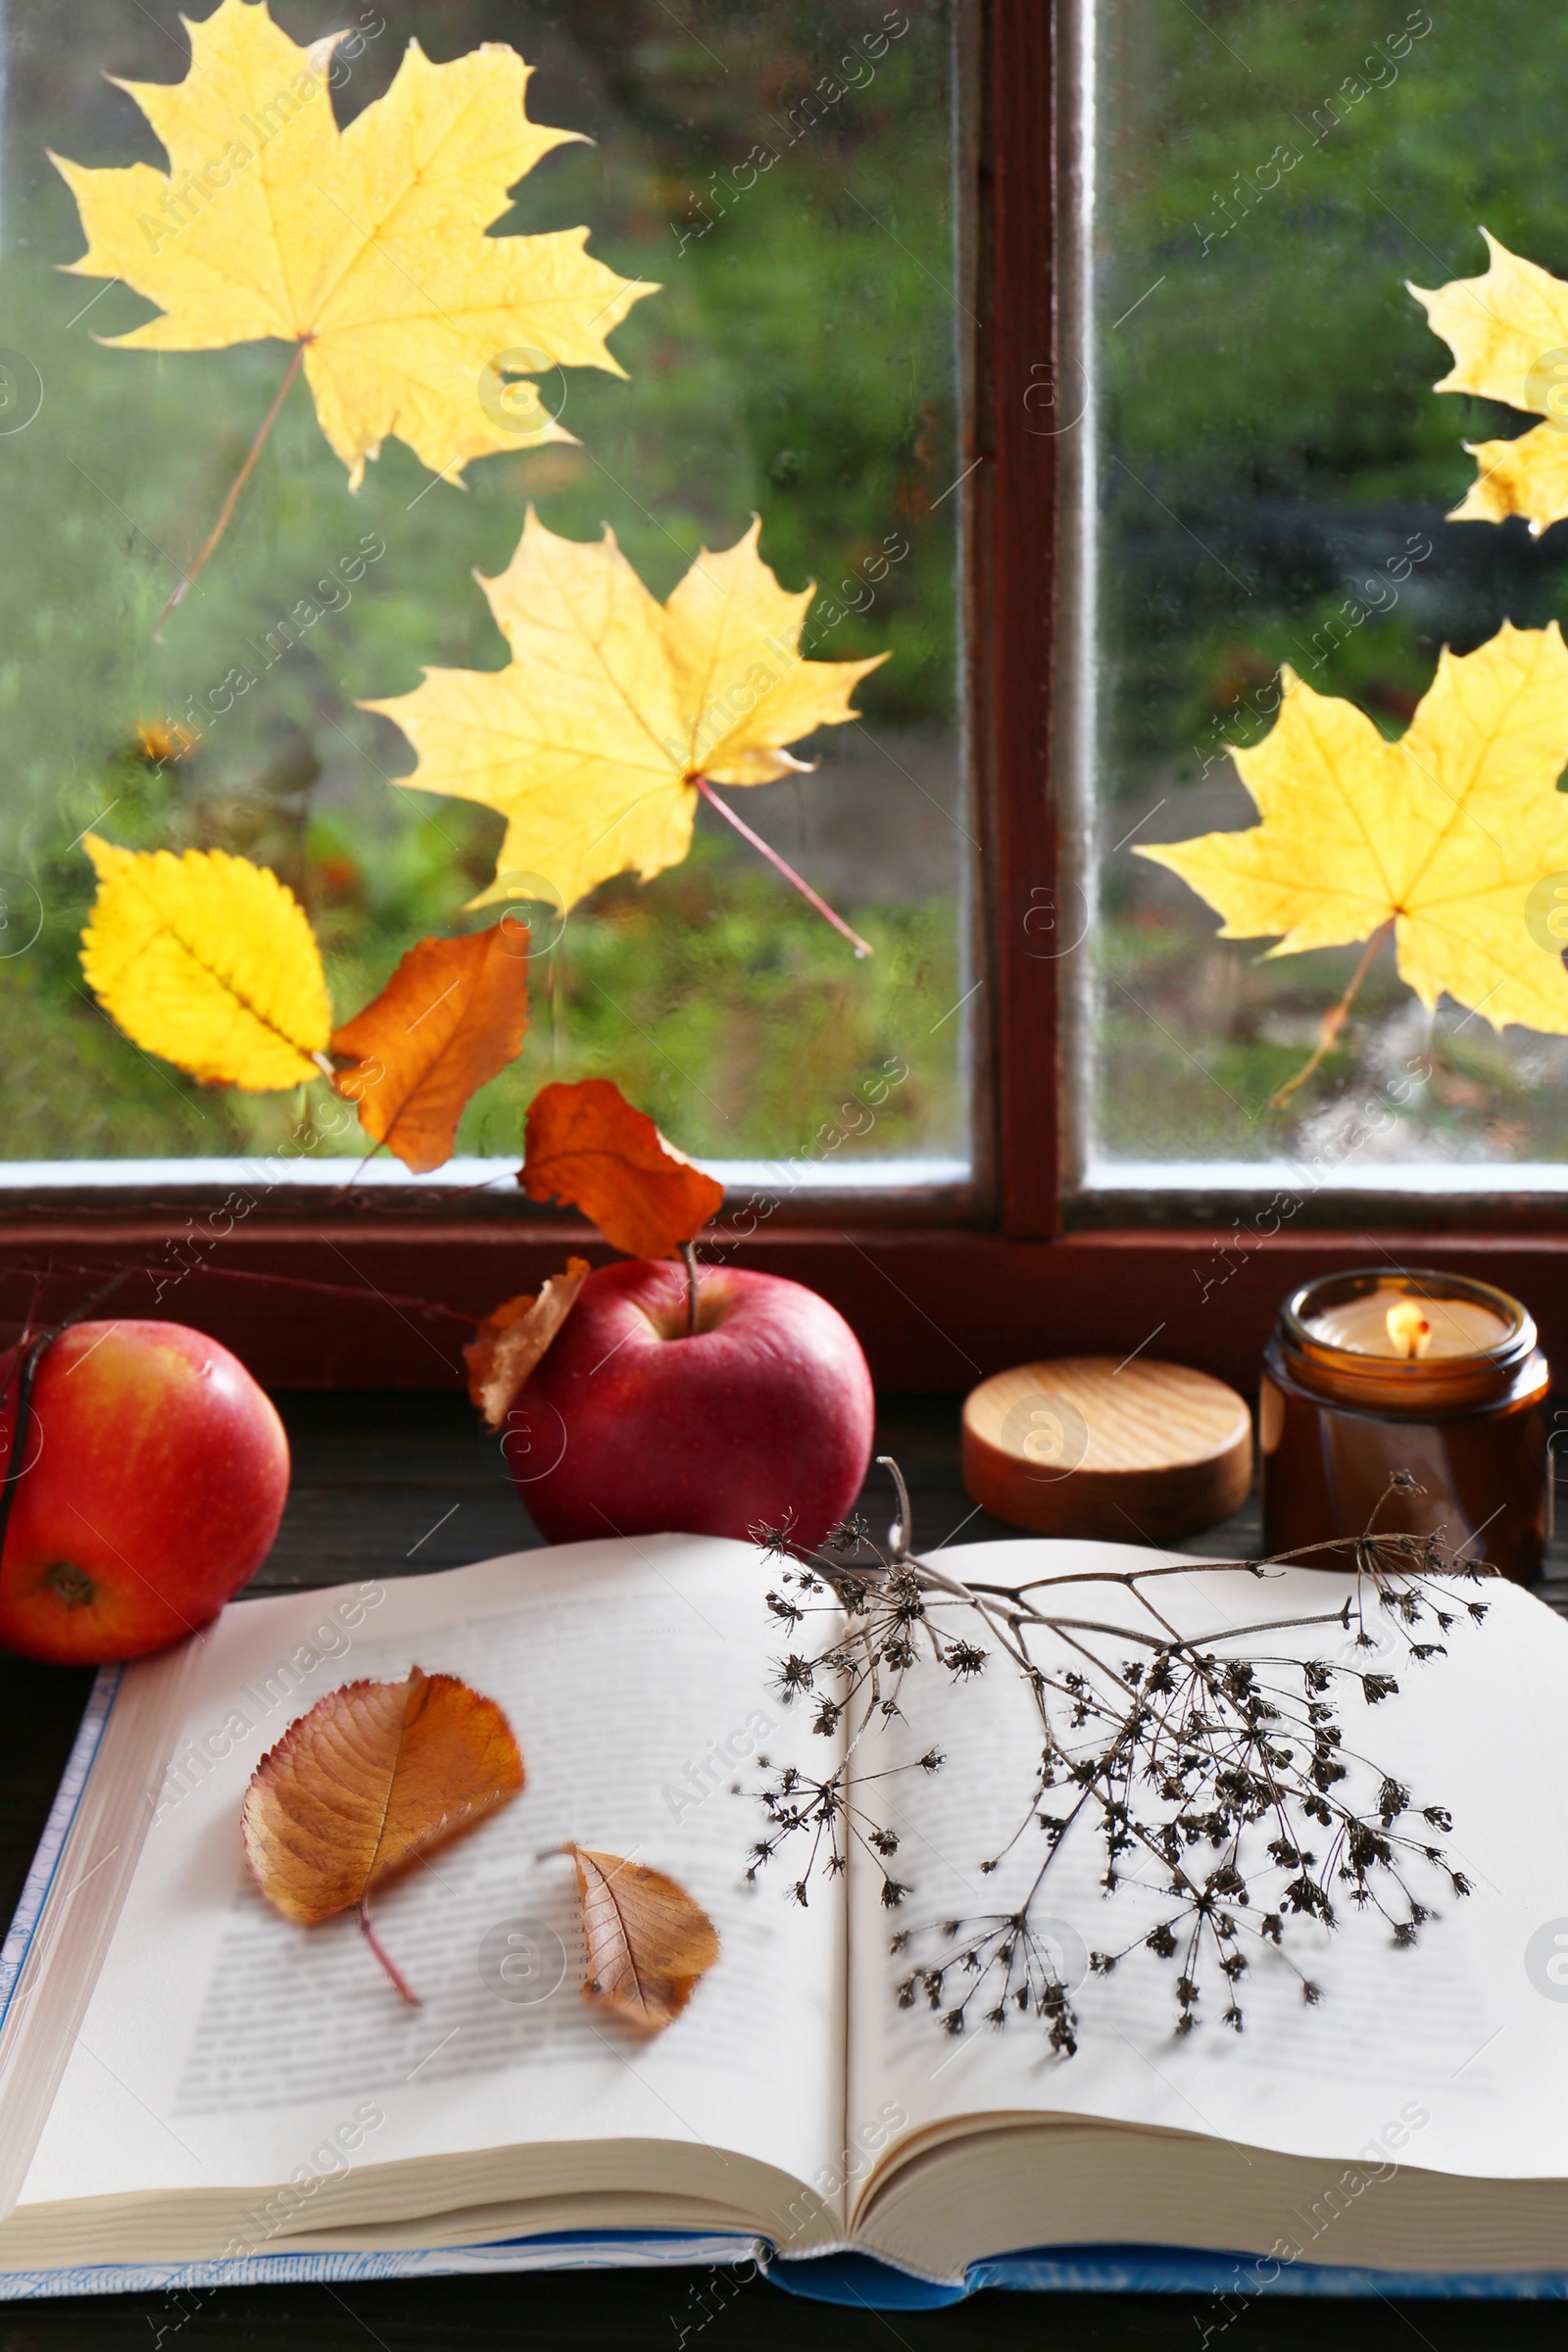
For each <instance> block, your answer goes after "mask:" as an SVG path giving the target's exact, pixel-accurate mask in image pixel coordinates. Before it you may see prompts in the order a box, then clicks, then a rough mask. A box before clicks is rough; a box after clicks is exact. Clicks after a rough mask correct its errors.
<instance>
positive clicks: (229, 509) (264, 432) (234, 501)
mask: <svg viewBox="0 0 1568 2352" xmlns="http://www.w3.org/2000/svg"><path fill="white" fill-rule="evenodd" d="M304 357H305V345H304V343H303V342H300V343H296V344H295V346H294V357H293V358H292V359H291V360H290V362H289V364H288V372H287V374H286V375H285V376H284V378H283V381H282V382H281V383H280V384H279V385H278V387H277V390H276V392H275V393H274V395H273V398H272V405H271V407H270V409H269V410H268V412H267V415H266V416H265V417H263V418H262V422H261V429H260V431H259V432H258V433H257V435H256V438H255V440H254V441H253V442H252V443H251V446H250V454H249V455H248V456H247V458H246V460H245V463H244V465H243V466H241V467H240V469H239V471H238V473H236V474H235V476H234V479H233V480H232V482H231V483H230V484H229V487H228V496H227V497H226V498H225V499H224V501H223V503H222V505H221V507H220V508H219V510H218V520H217V521H216V522H215V523H214V525H213V527H212V529H211V530H210V531H209V532H208V534H207V539H206V543H205V544H204V546H203V548H202V551H201V554H200V555H199V556H198V557H197V558H196V561H195V563H194V564H192V565H191V567H190V569H189V570H188V571H187V572H184V573H182V574H181V576H180V577H179V578H178V579H177V580H176V581H175V582H174V585H173V587H172V589H171V590H170V592H169V601H168V603H167V604H166V605H165V607H164V609H163V611H162V612H161V613H159V615H158V626H157V628H156V629H154V631H153V643H154V645H162V644H163V642H164V623H165V621H166V620H167V619H168V618H169V615H170V614H171V613H172V612H173V611H174V610H175V609H176V607H177V606H179V605H182V604H183V603H184V601H185V591H186V589H187V588H188V587H189V586H190V584H191V582H192V580H194V579H195V577H196V575H197V573H198V572H199V571H200V570H201V568H202V566H203V565H204V564H205V563H206V562H207V559H208V557H209V556H210V555H211V554H212V552H213V550H214V548H215V547H216V546H217V545H218V542H219V541H220V539H221V537H222V536H223V533H224V532H225V531H226V530H227V528H228V525H229V521H230V518H231V517H232V515H233V513H234V509H235V508H236V507H237V506H238V504H239V494H240V492H241V491H242V490H243V489H244V487H245V485H246V483H247V482H248V481H249V480H250V475H251V467H252V466H254V465H255V463H256V461H257V459H258V458H259V457H260V456H261V454H262V449H263V446H264V444H265V443H266V440H267V436H268V434H269V433H270V431H271V429H272V420H273V418H274V417H276V415H277V412H278V410H279V409H280V408H281V407H282V406H283V403H284V401H285V400H286V399H287V398H288V391H289V386H290V385H291V384H292V383H293V381H294V378H295V377H296V376H297V375H298V373H299V371H300V362H301V361H302V360H303V359H304Z"/></svg>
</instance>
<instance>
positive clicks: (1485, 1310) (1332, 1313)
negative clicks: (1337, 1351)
mask: <svg viewBox="0 0 1568 2352" xmlns="http://www.w3.org/2000/svg"><path fill="white" fill-rule="evenodd" d="M1302 1320H1303V1325H1304V1328H1305V1329H1306V1330H1307V1331H1309V1332H1310V1333H1311V1335H1312V1337H1313V1339H1314V1340H1317V1341H1319V1342H1320V1343H1321V1344H1322V1345H1323V1346H1324V1347H1326V1348H1349V1349H1350V1350H1351V1351H1352V1352H1353V1353H1354V1354H1356V1355H1381V1356H1391V1357H1395V1358H1399V1357H1402V1358H1404V1359H1405V1360H1406V1361H1407V1362H1408V1361H1416V1360H1419V1359H1420V1358H1422V1357H1427V1356H1446V1355H1478V1354H1480V1352H1481V1351H1482V1350H1483V1349H1484V1348H1495V1347H1497V1346H1498V1345H1499V1344H1500V1343H1501V1342H1502V1341H1503V1340H1505V1339H1506V1338H1507V1336H1508V1332H1509V1328H1510V1326H1509V1324H1508V1321H1507V1319H1506V1318H1505V1317H1504V1316H1503V1315H1501V1314H1499V1313H1498V1312H1497V1311H1496V1310H1495V1308H1494V1307H1491V1306H1487V1305H1484V1304H1483V1303H1482V1301H1481V1300H1480V1299H1412V1298H1411V1297H1410V1295H1409V1293H1408V1291H1406V1290H1405V1289H1404V1288H1403V1286H1402V1285H1400V1284H1398V1283H1394V1282H1380V1283H1379V1284H1378V1286H1377V1288H1376V1290H1372V1291H1363V1292H1362V1293H1361V1295H1360V1297H1359V1298H1356V1299H1340V1300H1338V1301H1337V1302H1336V1303H1335V1304H1334V1305H1332V1306H1324V1307H1322V1308H1320V1309H1319V1310H1318V1312H1317V1313H1316V1314H1308V1315H1306V1316H1304V1317H1303V1319H1302Z"/></svg>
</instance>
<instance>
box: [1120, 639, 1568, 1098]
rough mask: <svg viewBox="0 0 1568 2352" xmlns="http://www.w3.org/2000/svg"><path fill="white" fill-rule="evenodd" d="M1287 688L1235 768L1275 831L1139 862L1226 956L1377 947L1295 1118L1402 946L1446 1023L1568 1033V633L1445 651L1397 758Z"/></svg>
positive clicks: (1359, 718)
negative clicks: (1230, 945)
mask: <svg viewBox="0 0 1568 2352" xmlns="http://www.w3.org/2000/svg"><path fill="white" fill-rule="evenodd" d="M1282 681H1283V686H1284V696H1283V700H1282V703H1281V706H1280V714H1279V717H1278V719H1277V720H1276V721H1275V724H1274V726H1273V728H1272V729H1271V731H1270V732H1269V734H1268V735H1267V736H1265V737H1264V739H1263V741H1262V742H1261V743H1258V744H1254V745H1253V746H1252V748H1251V749H1250V751H1233V752H1232V754H1231V757H1232V759H1233V760H1235V762H1236V766H1237V770H1238V772H1239V773H1240V775H1241V779H1242V782H1243V783H1244V784H1245V785H1246V787H1247V789H1248V791H1249V792H1250V795H1251V797H1252V801H1253V803H1254V805H1255V807H1256V809H1257V813H1258V816H1259V818H1260V819H1261V822H1260V823H1258V824H1256V825H1253V826H1251V827H1250V828H1249V829H1248V830H1246V831H1242V832H1232V833H1205V834H1203V835H1201V837H1200V838H1199V839H1197V840H1195V841H1182V842H1174V843H1171V844H1168V845H1163V846H1159V847H1150V848H1147V849H1146V848H1140V850H1139V853H1138V854H1139V856H1140V857H1143V858H1152V859H1153V861H1154V863H1155V864H1156V865H1165V866H1169V867H1170V869H1171V871H1172V872H1173V873H1176V874H1179V875H1180V876H1181V878H1182V880H1183V881H1184V882H1186V883H1187V884H1188V885H1189V887H1190V888H1191V889H1193V890H1195V891H1196V892H1197V893H1198V895H1199V897H1200V898H1201V899H1204V900H1206V901H1207V903H1208V905H1209V906H1210V907H1213V908H1214V909H1215V911H1216V912H1217V913H1218V914H1220V915H1222V916H1223V917H1224V923H1223V927H1222V929H1221V931H1220V937H1221V938H1222V939H1259V938H1266V937H1270V936H1274V937H1277V939H1278V945H1277V946H1276V947H1274V948H1271V949H1270V950H1269V954H1270V955H1271V956H1299V955H1301V954H1303V953H1304V952H1305V951H1306V950H1307V949H1309V948H1332V947H1345V946H1349V945H1353V944H1354V943H1355V942H1357V941H1359V940H1366V941H1368V942H1369V945H1368V947H1367V951H1366V954H1365V955H1364V956H1362V958H1361V961H1360V964H1359V966H1358V968H1357V970H1356V973H1355V976H1354V978H1353V979H1352V981H1351V983H1350V986H1349V988H1348V990H1347V991H1346V994H1345V996H1344V997H1343V998H1342V999H1341V1001H1340V1003H1339V1004H1338V1005H1335V1006H1334V1007H1333V1008H1332V1010H1331V1011H1330V1012H1328V1013H1327V1014H1326V1015H1325V1016H1324V1020H1323V1025H1322V1031H1321V1035H1320V1042H1319V1045H1318V1048H1317V1051H1316V1053H1315V1054H1313V1055H1312V1058H1311V1060H1310V1061H1309V1062H1308V1063H1307V1065H1306V1067H1305V1069H1303V1070H1302V1071H1301V1072H1300V1073H1299V1076H1298V1077H1297V1078H1295V1079H1293V1080H1292V1081H1291V1083H1290V1084H1289V1085H1288V1086H1287V1087H1285V1088H1284V1089H1282V1091H1281V1093H1280V1094H1279V1095H1278V1096H1276V1097H1275V1101H1276V1103H1279V1102H1282V1101H1283V1100H1284V1099H1285V1097H1286V1096H1287V1095H1289V1094H1291V1093H1293V1092H1294V1091H1295V1089H1296V1087H1297V1086H1299V1084H1300V1083H1301V1081H1302V1079H1304V1078H1306V1077H1308V1076H1309V1075H1310V1074H1311V1072H1312V1071H1313V1070H1314V1069H1315V1068H1316V1067H1317V1064H1318V1063H1319V1061H1321V1059H1322V1058H1323V1055H1324V1054H1326V1053H1327V1052H1328V1050H1329V1047H1330V1046H1331V1045H1332V1044H1333V1042H1334V1039H1335V1038H1336V1036H1337V1035H1338V1034H1339V1031H1340V1029H1341V1028H1342V1027H1343V1026H1344V1023H1345V1018H1346V1015H1347V1014H1348V1010H1349V1007H1350V1005H1351V1002H1352V1000H1353V998H1354V996H1355V992H1356V990H1357V988H1358V987H1359V986H1360V983H1361V980H1362V979H1363V977H1364V976H1365V973H1366V971H1367V969H1368V967H1369V965H1370V964H1371V961H1372V958H1373V956H1374V955H1375V954H1376V952H1377V949H1378V947H1379V946H1380V945H1381V944H1382V942H1383V940H1384V938H1385V937H1386V936H1387V934H1388V933H1389V931H1390V930H1391V929H1392V931H1393V933H1394V938H1395V944H1396V949H1397V956H1398V969H1399V977H1400V978H1401V979H1402V980H1404V981H1405V982H1406V983H1407V984H1408V986H1409V987H1411V988H1412V989H1414V991H1415V993H1416V995H1417V996H1418V997H1419V998H1420V1000H1421V1002H1422V1004H1423V1005H1425V1006H1426V1007H1427V1009H1428V1010H1429V1011H1431V1010H1432V1009H1433V1008H1434V1007H1435V1005H1437V1002H1438V999H1439V997H1440V996H1442V995H1443V994H1444V993H1445V992H1446V993H1447V995H1449V996H1450V997H1452V998H1453V999H1454V1000H1455V1002H1456V1003H1458V1004H1460V1005H1467V1006H1469V1007H1470V1009H1471V1010H1472V1011H1474V1012H1478V1013H1480V1014H1481V1015H1482V1017H1483V1018H1484V1019H1486V1020H1488V1021H1490V1022H1491V1023H1492V1026H1493V1027H1494V1028H1495V1029H1498V1030H1500V1029H1501V1028H1502V1027H1503V1026H1504V1024H1505V1023H1507V1022H1517V1023H1518V1024H1519V1025H1520V1026H1521V1027H1523V1028H1526V1029H1537V1030H1543V1031H1545V1032H1546V1033H1548V1034H1550V1035H1553V1036H1562V1035H1568V971H1565V970H1564V968H1563V962H1562V955H1561V949H1562V946H1563V944H1564V943H1563V941H1562V939H1561V938H1559V937H1557V936H1555V934H1554V933H1553V931H1552V930H1551V929H1550V928H1549V927H1548V924H1547V923H1546V922H1545V921H1544V920H1543V919H1541V913H1540V910H1539V908H1538V907H1537V906H1536V905H1534V904H1533V903H1532V894H1539V893H1540V892H1541V890H1542V889H1543V888H1544V887H1546V888H1549V886H1550V884H1551V881H1552V879H1553V877H1557V878H1560V879H1561V880H1562V881H1563V884H1564V899H1565V903H1568V872H1565V869H1568V796H1565V795H1564V794H1562V793H1560V792H1558V791H1556V790H1555V785H1556V782H1557V778H1558V776H1559V775H1560V774H1561V773H1562V771H1563V767H1564V764H1565V762H1568V649H1565V647H1564V645H1563V641H1562V638H1561V636H1560V635H1559V633H1558V629H1557V624H1556V622H1555V621H1552V622H1551V623H1550V624H1549V625H1548V626H1547V627H1546V628H1544V629H1516V628H1514V627H1513V626H1512V625H1511V624H1510V623H1509V622H1507V621H1504V623H1503V625H1502V627H1501V628H1500V629H1499V630H1498V632H1497V634H1496V636H1495V637H1494V638H1492V639H1491V640H1490V642H1489V643H1488V644H1486V645H1484V646H1482V647H1481V648H1480V649H1479V650H1478V651H1477V652H1475V653H1473V654H1460V655H1455V654H1451V653H1449V652H1448V651H1447V650H1446V649H1445V651H1444V654H1443V657H1442V659H1441V661H1440V662H1439V663H1438V673H1437V676H1436V677H1435V678H1434V679H1433V682H1432V684H1431V686H1430V687H1429V688H1428V690H1427V693H1426V694H1425V696H1424V697H1423V698H1422V701H1421V705H1420V708H1419V709H1418V710H1417V711H1416V714H1415V716H1414V718H1413V719H1412V720H1411V721H1410V725H1409V727H1408V729H1407V730H1406V732H1405V733H1404V734H1403V735H1402V736H1401V737H1400V738H1399V740H1398V741H1397V743H1387V742H1385V740H1384V738H1383V737H1382V736H1381V735H1380V734H1379V733H1378V731H1377V728H1376V727H1375V726H1374V725H1373V724H1372V721H1371V720H1370V719H1369V718H1368V717H1367V716H1366V714H1365V713H1364V711H1358V710H1357V709H1356V708H1355V706H1354V705H1353V704H1352V703H1348V702H1343V701H1341V700H1340V699H1339V698H1338V697H1337V696H1334V695H1323V694H1317V693H1315V692H1314V691H1313V689H1312V688H1311V687H1310V686H1308V685H1306V684H1304V683H1303V682H1302V680H1301V679H1299V678H1298V677H1296V676H1295V675H1294V674H1293V673H1292V672H1291V671H1290V670H1289V669H1287V670H1285V671H1283V672H1282ZM1559 919H1560V918H1559Z"/></svg>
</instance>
